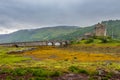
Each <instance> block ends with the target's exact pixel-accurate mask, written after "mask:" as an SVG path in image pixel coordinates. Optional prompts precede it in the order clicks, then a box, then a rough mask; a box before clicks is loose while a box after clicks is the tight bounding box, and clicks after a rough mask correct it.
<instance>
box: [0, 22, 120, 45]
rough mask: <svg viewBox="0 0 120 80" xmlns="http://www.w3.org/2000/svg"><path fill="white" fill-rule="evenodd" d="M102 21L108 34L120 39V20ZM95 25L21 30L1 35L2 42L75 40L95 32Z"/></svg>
mask: <svg viewBox="0 0 120 80" xmlns="http://www.w3.org/2000/svg"><path fill="white" fill-rule="evenodd" d="M101 23H103V24H104V25H105V26H106V27H107V35H108V36H111V37H113V38H115V39H120V20H109V21H102V22H101ZM95 25H96V24H95ZM95 25H93V26H89V27H84V28H81V27H77V26H56V27H46V28H39V29H26V30H19V31H16V32H14V33H11V34H6V35H0V43H4V42H23V41H42V40H74V39H78V38H80V37H81V36H83V35H84V34H85V33H87V32H93V31H94V27H95Z"/></svg>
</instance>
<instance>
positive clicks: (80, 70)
mask: <svg viewBox="0 0 120 80" xmlns="http://www.w3.org/2000/svg"><path fill="white" fill-rule="evenodd" d="M78 73H83V74H89V73H88V72H87V71H86V70H84V69H79V71H78Z"/></svg>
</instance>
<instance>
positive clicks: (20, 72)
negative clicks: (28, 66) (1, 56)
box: [12, 68, 27, 76]
mask: <svg viewBox="0 0 120 80" xmlns="http://www.w3.org/2000/svg"><path fill="white" fill-rule="evenodd" d="M25 74H27V70H25V69H23V68H16V69H15V70H14V71H12V75H15V76H24V75H25Z"/></svg>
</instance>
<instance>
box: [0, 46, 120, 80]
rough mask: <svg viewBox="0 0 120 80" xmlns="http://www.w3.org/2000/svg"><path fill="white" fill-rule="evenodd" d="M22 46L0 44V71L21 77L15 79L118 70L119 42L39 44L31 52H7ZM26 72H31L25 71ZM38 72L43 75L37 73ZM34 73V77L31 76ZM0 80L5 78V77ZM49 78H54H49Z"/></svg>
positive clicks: (46, 77) (24, 48)
mask: <svg viewBox="0 0 120 80" xmlns="http://www.w3.org/2000/svg"><path fill="white" fill-rule="evenodd" d="M26 49H28V48H27V47H23V48H21V47H19V48H15V47H0V74H3V73H5V72H6V73H7V75H8V74H9V77H12V78H13V77H14V76H15V75H14V74H16V75H17V76H22V77H19V78H20V79H21V78H23V80H24V77H23V75H26V76H28V77H29V79H32V80H34V78H36V79H35V80H51V77H56V76H60V75H62V73H85V74H86V75H88V74H89V76H90V75H91V74H93V73H95V72H96V71H97V70H98V69H104V70H105V71H107V72H114V71H116V70H120V44H74V45H69V46H67V47H53V46H42V47H37V49H35V50H32V51H26V52H23V53H17V54H8V52H10V51H17V50H26ZM36 68H37V69H38V71H39V69H40V72H36V70H37V69H36ZM16 69H18V70H16ZM29 71H31V72H32V73H31V74H29V73H28V72H29ZM34 73H36V74H34ZM42 73H43V74H44V75H42V76H41V75H40V74H42ZM55 74H56V75H55ZM30 75H31V76H30ZM34 75H36V76H35V77H34ZM38 77H39V78H41V79H39V78H38ZM12 78H11V79H12ZM37 78H38V79H37ZM42 78H43V79H42ZM26 79H27V80H29V79H28V78H26ZM26 79H25V80H26ZM3 80H6V77H5V78H3ZM8 80H10V79H8ZM52 80H57V79H54V78H52ZM61 80H62V79H61ZM78 80H79V79H78ZM82 80H84V79H82ZM86 80H89V79H86ZM91 80H97V79H91Z"/></svg>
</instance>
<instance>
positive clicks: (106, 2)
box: [0, 0, 120, 34]
mask: <svg viewBox="0 0 120 80" xmlns="http://www.w3.org/2000/svg"><path fill="white" fill-rule="evenodd" d="M119 8H120V0H1V1H0V34H5V33H10V32H13V31H16V30H19V29H32V28H41V27H49V26H59V25H70V26H80V27H86V26H90V25H94V24H96V23H98V22H101V21H106V20H116V19H120V10H119Z"/></svg>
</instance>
